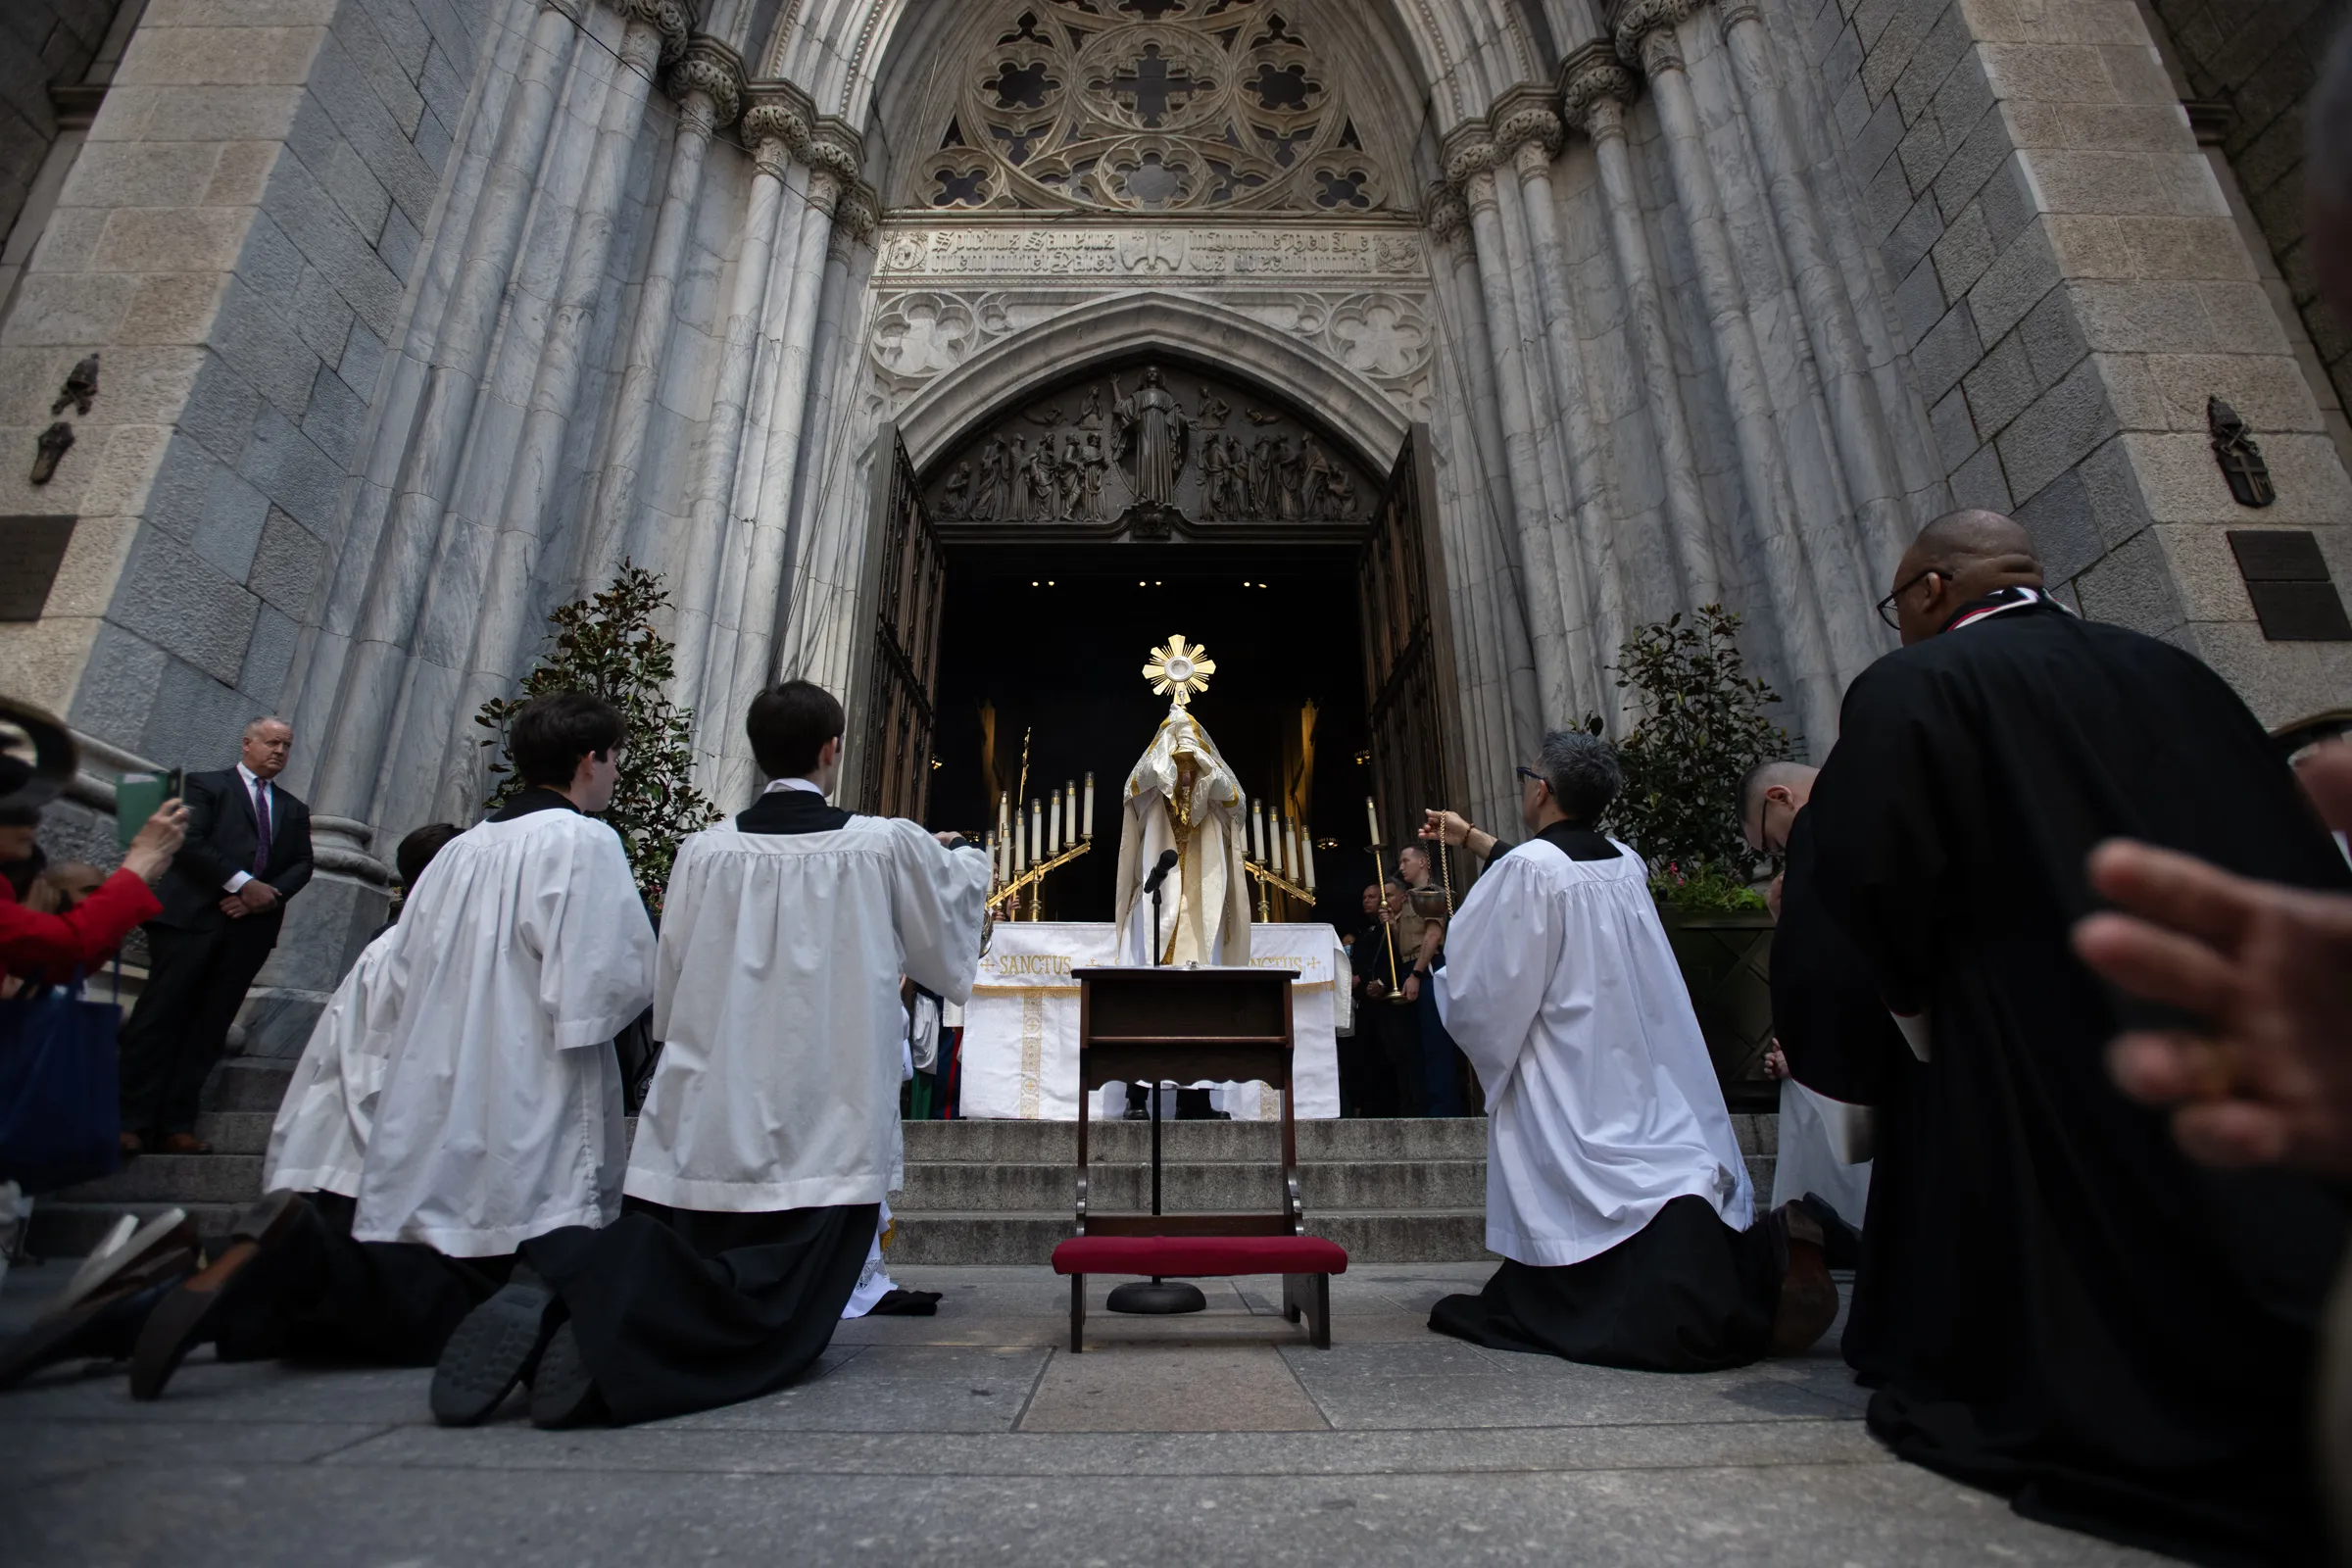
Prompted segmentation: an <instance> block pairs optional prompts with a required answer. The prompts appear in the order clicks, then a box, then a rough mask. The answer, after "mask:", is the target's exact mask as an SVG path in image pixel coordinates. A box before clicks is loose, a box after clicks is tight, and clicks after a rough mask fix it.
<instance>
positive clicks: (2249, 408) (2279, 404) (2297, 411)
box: [2145, 354, 2352, 520]
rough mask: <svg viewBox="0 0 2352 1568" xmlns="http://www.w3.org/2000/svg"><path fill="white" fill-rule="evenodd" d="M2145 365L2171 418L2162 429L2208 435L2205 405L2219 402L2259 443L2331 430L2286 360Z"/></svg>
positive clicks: (2178, 359)
mask: <svg viewBox="0 0 2352 1568" xmlns="http://www.w3.org/2000/svg"><path fill="white" fill-rule="evenodd" d="M2145 363H2146V365H2147V368H2148V375H2149V378H2150V381H2151V384H2152V387H2153V389H2154V391H2155V393H2156V395H2157V396H2158V398H2159V399H2161V402H2162V407H2163V410H2164V412H2165V414H2166V416H2167V417H2166V419H2165V421H2164V425H2163V426H2162V427H2163V428H2170V429H2175V430H2203V429H2205V428H2206V417H2205V400H2206V399H2207V398H2209V397H2218V398H2220V399H2221V400H2222V401H2224V402H2225V403H2228V404H2229V406H2230V407H2231V408H2233V409H2235V410H2236V411H2237V413H2238V417H2240V418H2242V419H2244V420H2245V421H2246V423H2247V424H2248V425H2250V426H2251V427H2252V428H2253V429H2254V431H2255V433H2256V435H2257V436H2258V437H2261V436H2269V435H2273V434H2277V433H2278V432H2282V431H2288V430H2309V431H2324V430H2326V429H2327V426H2326V425H2325V424H2324V423H2322V422H2321V419H2320V411H2319V406H2318V405H2317V404H2315V403H2314V402H2312V399H2311V383H2310V382H2308V381H2306V380H2304V379H2303V372H2302V370H2301V368H2299V367H2297V366H2296V364H2295V362H2294V361H2293V360H2291V359H2289V358H2287V357H2286V356H2285V355H2283V354H2151V355H2148V356H2146V361H2145ZM2347 520H2352V519H2347Z"/></svg>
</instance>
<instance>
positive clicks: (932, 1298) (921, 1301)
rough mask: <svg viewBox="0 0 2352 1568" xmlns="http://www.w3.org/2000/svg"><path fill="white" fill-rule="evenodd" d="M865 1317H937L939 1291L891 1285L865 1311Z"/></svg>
mask: <svg viewBox="0 0 2352 1568" xmlns="http://www.w3.org/2000/svg"><path fill="white" fill-rule="evenodd" d="M865 1315H866V1316H867V1317H937V1316H938V1315H939V1292H937V1291H903V1290H900V1289H899V1288H898V1287H897V1286H895V1285H894V1286H892V1287H891V1288H890V1289H889V1290H887V1291H884V1292H883V1293H882V1299H880V1300H879V1301H876V1302H875V1303H874V1304H873V1305H872V1306H870V1307H867V1308H866V1311H865Z"/></svg>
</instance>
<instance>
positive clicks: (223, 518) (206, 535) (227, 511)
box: [188, 466, 270, 583]
mask: <svg viewBox="0 0 2352 1568" xmlns="http://www.w3.org/2000/svg"><path fill="white" fill-rule="evenodd" d="M199 506H200V507H201V511H200V512H199V513H198V515H197V517H196V527H195V531H194V532H193V533H192V534H191V535H190V536H189V539H188V544H189V546H190V547H191V548H192V549H194V550H195V552H196V553H197V554H198V555H200V556H202V557H203V558H204V559H205V560H206V561H209V562H211V563H212V564H214V565H215V566H217V567H219V568H220V570H221V575H223V576H225V577H227V578H228V579H229V580H230V581H232V582H240V583H241V582H243V581H244V580H245V573H246V571H247V570H248V569H250V568H251V566H252V565H253V552H254V547H255V546H257V545H259V544H260V543H261V542H262V521H263V519H264V518H265V517H267V516H268V515H270V502H269V500H268V499H267V498H266V497H265V496H263V494H262V493H261V491H259V490H257V489H255V488H254V487H253V485H252V483H251V482H250V481H249V480H247V479H245V478H244V477H243V476H242V475H240V474H237V473H235V472H234V471H232V470H231V469H229V468H227V467H226V466H214V467H213V468H212V470H211V472H210V473H208V474H207V475H206V477H205V486H204V495H203V497H202V499H201V501H200V502H199Z"/></svg>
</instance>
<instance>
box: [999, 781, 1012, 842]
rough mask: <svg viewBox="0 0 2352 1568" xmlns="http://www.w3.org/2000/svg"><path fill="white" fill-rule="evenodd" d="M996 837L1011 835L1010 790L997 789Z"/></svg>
mask: <svg viewBox="0 0 2352 1568" xmlns="http://www.w3.org/2000/svg"><path fill="white" fill-rule="evenodd" d="M997 837H998V838H999V839H1000V840H1006V839H1010V838H1011V837H1012V791H1010V790H999V791H997Z"/></svg>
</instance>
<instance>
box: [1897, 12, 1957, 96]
mask: <svg viewBox="0 0 2352 1568" xmlns="http://www.w3.org/2000/svg"><path fill="white" fill-rule="evenodd" d="M1974 41H1975V40H1974V39H1973V38H1972V37H1971V36H1970V34H1969V29H1968V19H1967V17H1966V15H1965V14H1964V13H1963V12H1962V10H1961V8H1960V6H1959V5H1957V4H1952V5H1947V6H1945V7H1944V8H1943V12H1942V15H1940V16H1938V17H1937V18H1936V21H1935V24H1934V25H1932V26H1930V27H1929V28H1928V30H1927V32H1926V34H1925V35H1924V36H1922V37H1921V38H1920V40H1919V42H1918V43H1917V44H1915V45H1914V46H1913V47H1912V50H1911V58H1910V61H1909V63H1908V64H1907V65H1905V66H1904V67H1903V72H1902V74H1901V75H1899V76H1897V77H1895V78H1894V86H1893V88H1892V89H1891V96H1892V97H1893V99H1894V101H1895V102H1896V103H1897V104H1899V105H1901V106H1902V111H1903V118H1904V119H1906V120H1909V119H1912V118H1914V117H1915V116H1918V115H1922V114H1925V113H1926V112H1927V109H1928V106H1929V105H1930V104H1932V103H1934V102H1935V100H1936V94H1937V93H1938V92H1939V91H1940V90H1942V87H1943V83H1944V79H1945V78H1946V77H1947V76H1949V75H1950V74H1951V73H1952V68H1953V67H1955V66H1957V65H1959V64H1960V62H1961V60H1962V59H1963V58H1965V57H1966V56H1967V54H1968V52H1969V48H1970V46H1971V44H1972V43H1973V42H1974Z"/></svg>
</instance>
